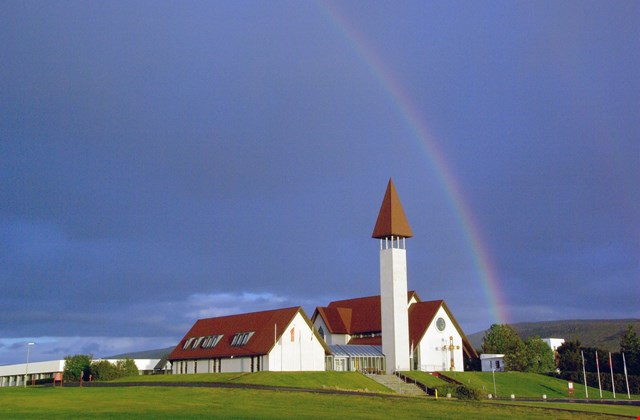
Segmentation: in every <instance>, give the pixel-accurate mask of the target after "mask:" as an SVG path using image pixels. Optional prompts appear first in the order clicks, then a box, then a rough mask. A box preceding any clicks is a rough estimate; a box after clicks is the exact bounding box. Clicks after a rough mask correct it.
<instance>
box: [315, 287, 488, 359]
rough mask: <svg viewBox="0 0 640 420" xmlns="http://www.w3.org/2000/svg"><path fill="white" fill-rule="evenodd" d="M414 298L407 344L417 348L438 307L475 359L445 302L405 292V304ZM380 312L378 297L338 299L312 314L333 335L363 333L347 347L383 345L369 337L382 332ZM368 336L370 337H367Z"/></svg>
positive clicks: (468, 343) (380, 338)
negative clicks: (351, 345) (345, 318)
mask: <svg viewBox="0 0 640 420" xmlns="http://www.w3.org/2000/svg"><path fill="white" fill-rule="evenodd" d="M412 297H414V298H415V300H416V301H417V302H416V303H414V304H412V305H411V306H409V342H410V343H413V344H414V345H417V344H418V343H419V342H420V340H422V337H423V336H424V334H425V332H426V331H427V328H429V326H430V325H431V323H432V322H433V320H434V318H435V316H436V314H437V313H438V310H439V309H440V307H442V308H443V309H444V310H445V312H446V313H447V315H448V316H449V318H450V319H451V321H452V322H453V324H454V325H455V327H456V328H457V330H458V331H459V332H460V335H461V336H462V342H463V346H464V350H465V352H466V353H467V355H470V356H475V357H477V354H476V351H475V349H474V348H473V346H472V345H471V343H470V342H469V340H468V339H467V337H466V336H465V335H464V332H463V331H462V328H461V327H460V325H459V324H458V322H457V321H456V320H455V318H454V317H453V314H452V313H451V311H450V310H449V308H448V307H447V304H446V303H445V301H444V300H432V301H427V302H421V301H420V297H419V296H418V295H417V294H416V293H415V292H413V291H410V292H408V294H407V302H409V301H410V300H411V298H412ZM341 314H348V315H349V322H345V320H344V319H343V318H341V317H340V316H341ZM381 314H382V312H381V309H380V296H368V297H363V298H356V299H346V300H338V301H334V302H331V303H329V306H328V307H324V308H321V307H318V308H316V311H315V312H314V314H313V319H314V320H315V319H316V317H317V316H322V319H323V320H324V321H325V324H327V327H328V328H329V332H330V333H332V334H349V335H359V334H365V336H364V337H352V338H351V340H349V344H371V345H380V344H382V337H381V336H380V335H377V336H375V337H371V336H370V334H372V333H376V334H377V333H380V332H381V331H382V322H381V317H382V315H381ZM366 334H369V336H366Z"/></svg>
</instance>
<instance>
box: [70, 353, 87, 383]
mask: <svg viewBox="0 0 640 420" xmlns="http://www.w3.org/2000/svg"><path fill="white" fill-rule="evenodd" d="M91 359H92V356H91V355H87V354H76V355H74V356H67V357H65V358H64V372H63V379H64V380H65V381H71V382H75V381H80V378H81V377H82V379H83V380H85V381H86V380H87V379H89V373H90V371H91Z"/></svg>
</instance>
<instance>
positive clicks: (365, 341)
mask: <svg viewBox="0 0 640 420" xmlns="http://www.w3.org/2000/svg"><path fill="white" fill-rule="evenodd" d="M356 344H359V345H368V346H381V345H382V336H380V335H377V336H375V337H353V338H352V339H351V340H349V345H356Z"/></svg>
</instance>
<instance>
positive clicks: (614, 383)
mask: <svg viewBox="0 0 640 420" xmlns="http://www.w3.org/2000/svg"><path fill="white" fill-rule="evenodd" d="M609 368H610V369H611V389H612V390H613V399H614V400H615V399H616V382H615V380H614V379H613V363H611V352H609Z"/></svg>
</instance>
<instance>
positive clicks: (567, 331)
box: [467, 319, 640, 352]
mask: <svg viewBox="0 0 640 420" xmlns="http://www.w3.org/2000/svg"><path fill="white" fill-rule="evenodd" d="M627 325H633V328H634V330H635V331H636V333H637V334H639V335H640V319H607V320H568V321H543V322H522V323H517V324H511V326H512V327H513V329H514V330H516V332H517V333H518V334H519V335H520V338H522V339H523V340H526V339H527V338H528V337H530V336H539V337H541V338H564V339H565V341H571V340H580V342H581V343H582V345H584V346H586V347H597V348H599V349H603V350H607V351H612V352H615V351H619V350H620V337H621V336H622V334H623V333H624V331H625V330H626V329H627ZM485 332H486V331H480V332H477V333H474V334H471V335H468V336H467V338H469V340H470V341H471V344H473V346H474V347H475V348H476V349H479V348H480V347H481V346H482V338H483V337H484V334H485Z"/></svg>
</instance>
